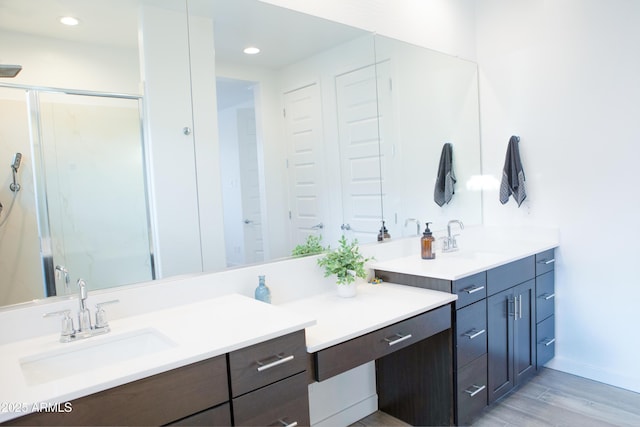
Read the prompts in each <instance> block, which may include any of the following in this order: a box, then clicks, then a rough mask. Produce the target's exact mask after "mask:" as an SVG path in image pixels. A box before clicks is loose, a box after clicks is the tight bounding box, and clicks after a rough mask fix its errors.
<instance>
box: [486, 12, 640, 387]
mask: <svg viewBox="0 0 640 427" xmlns="http://www.w3.org/2000/svg"><path fill="white" fill-rule="evenodd" d="M477 9H478V23H477V30H478V62H479V65H480V75H481V81H480V102H481V114H482V151H483V158H482V160H483V166H484V173H485V174H490V175H492V176H493V177H495V178H496V179H499V177H500V173H501V169H502V164H503V162H504V154H505V149H506V144H507V141H508V139H509V137H510V135H511V134H516V135H520V137H521V142H520V150H521V156H522V160H523V167H524V170H525V173H526V176H527V192H528V197H527V200H526V201H525V202H524V204H523V205H522V206H521V207H520V208H519V209H518V208H517V205H516V204H515V203H514V202H513V201H512V200H511V201H509V203H508V204H507V205H505V206H502V205H501V204H500V203H499V202H498V195H497V192H496V191H495V190H494V191H487V192H485V195H484V214H485V224H487V225H494V224H500V225H503V224H523V225H541V226H557V227H559V229H560V239H561V243H560V248H559V250H558V251H557V257H556V259H557V264H556V295H557V299H556V313H557V314H556V335H557V341H556V357H555V359H554V360H553V361H552V363H551V365H550V366H552V367H554V368H557V369H560V370H563V371H567V372H571V373H575V374H578V375H581V376H585V377H588V378H592V379H595V380H598V381H602V382H605V383H609V384H613V385H616V386H620V387H623V388H627V389H630V390H634V391H640V370H638V366H637V355H638V343H637V342H636V341H637V340H636V339H635V337H636V336H637V334H634V332H633V331H634V327H635V326H634V322H633V320H632V319H634V318H636V317H637V304H638V301H640V287H639V286H638V279H637V268H636V265H637V264H636V263H637V262H638V259H637V258H638V250H637V249H636V248H635V245H636V243H637V242H638V240H640V223H639V222H638V213H639V212H640V200H639V199H638V197H637V196H638V191H637V189H636V188H635V177H634V171H635V168H636V167H637V164H638V159H639V158H640V146H639V145H638V143H637V142H638V140H639V139H640V120H638V118H639V117H640V102H639V100H640V85H639V84H638V76H640V56H638V54H637V51H638V40H640V27H639V26H638V25H637V23H638V22H640V2H636V1H627V0H606V1H605V0H563V1H560V2H558V1H553V2H551V1H544V2H541V1H530V0H518V1H514V0H479V1H478V6H477Z"/></svg>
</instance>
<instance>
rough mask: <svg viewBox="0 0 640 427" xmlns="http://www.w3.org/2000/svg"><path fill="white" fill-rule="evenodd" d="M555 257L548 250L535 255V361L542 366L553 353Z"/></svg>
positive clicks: (554, 340)
mask: <svg viewBox="0 0 640 427" xmlns="http://www.w3.org/2000/svg"><path fill="white" fill-rule="evenodd" d="M555 297H556V293H555V257H554V251H553V250H549V251H545V252H542V253H540V254H538V255H536V322H537V324H536V362H537V366H538V367H541V366H544V365H545V364H546V363H547V362H548V361H549V360H551V359H553V356H554V355H555V342H556V333H555V299H556V298H555Z"/></svg>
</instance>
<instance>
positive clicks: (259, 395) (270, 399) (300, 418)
mask: <svg viewBox="0 0 640 427" xmlns="http://www.w3.org/2000/svg"><path fill="white" fill-rule="evenodd" d="M233 417H234V420H235V425H237V426H270V425H289V424H292V423H294V422H295V423H297V425H299V426H308V425H309V392H308V389H307V377H306V374H305V373H304V372H302V373H300V374H297V375H294V376H292V377H289V378H287V379H284V380H281V381H278V382H276V383H274V384H271V385H269V386H266V387H263V388H261V389H259V390H256V391H252V392H251V393H247V394H245V395H243V396H240V397H236V398H235V399H233Z"/></svg>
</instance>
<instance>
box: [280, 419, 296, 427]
mask: <svg viewBox="0 0 640 427" xmlns="http://www.w3.org/2000/svg"><path fill="white" fill-rule="evenodd" d="M278 422H279V423H280V425H281V426H282V427H296V426H297V425H298V422H297V421H294V422H292V423H288V422H286V421H285V420H278Z"/></svg>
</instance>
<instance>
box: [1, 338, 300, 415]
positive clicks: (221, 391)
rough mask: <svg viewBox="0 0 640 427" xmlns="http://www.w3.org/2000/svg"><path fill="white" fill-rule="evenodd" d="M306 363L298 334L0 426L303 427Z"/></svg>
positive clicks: (129, 384) (96, 394)
mask: <svg viewBox="0 0 640 427" xmlns="http://www.w3.org/2000/svg"><path fill="white" fill-rule="evenodd" d="M307 363H308V356H307V352H306V343H305V332H304V330H300V331H297V332H293V333H291V334H288V335H284V336H282V337H278V338H274V339H272V340H269V341H265V342H262V343H259V344H255V345H253V346H249V347H246V348H243V349H240V350H236V351H234V352H231V353H229V354H223V355H220V356H217V357H214V358H211V359H207V360H204V361H202V362H197V363H193V364H190V365H187V366H184V367H181V368H177V369H173V370H170V371H167V372H163V373H160V374H157V375H153V376H151V377H148V378H143V379H141V380H138V381H134V382H131V383H128V384H123V385H121V386H118V387H114V388H111V389H108V390H105V391H102V392H99V393H95V394H91V395H89V396H86V397H82V398H80V399H76V400H74V401H72V402H71V405H72V408H73V410H72V411H71V412H68V413H64V412H61V413H54V412H47V413H44V412H43V413H33V414H30V415H26V416H23V417H20V418H17V419H13V420H10V421H7V422H6V423H4V424H2V425H29V426H37V425H43V426H55V425H61V426H74V425H82V426H84V425H92V426H98V425H108V426H150V425H188V426H197V425H206V426H230V425H271V424H274V423H275V424H277V425H289V424H291V423H294V422H295V423H297V425H300V426H303V425H309V397H308V391H307V372H306V369H307Z"/></svg>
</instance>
